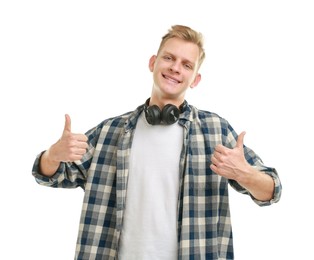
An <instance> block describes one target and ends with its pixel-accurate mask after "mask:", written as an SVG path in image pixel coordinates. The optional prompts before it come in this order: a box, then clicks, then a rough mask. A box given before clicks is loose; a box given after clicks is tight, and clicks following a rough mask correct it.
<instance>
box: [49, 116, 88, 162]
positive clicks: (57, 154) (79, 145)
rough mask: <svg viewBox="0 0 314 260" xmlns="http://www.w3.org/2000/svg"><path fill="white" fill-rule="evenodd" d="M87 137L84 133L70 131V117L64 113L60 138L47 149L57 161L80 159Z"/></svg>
mask: <svg viewBox="0 0 314 260" xmlns="http://www.w3.org/2000/svg"><path fill="white" fill-rule="evenodd" d="M87 147H88V145H87V137H86V135H84V134H74V133H72V131H71V118H70V116H69V115H68V114H66V115H65V124H64V129H63V132H62V136H61V138H60V139H59V140H58V141H57V142H56V143H55V144H54V145H53V146H52V147H51V148H50V149H49V150H50V151H49V156H50V158H51V159H52V160H54V161H58V162H73V161H75V160H80V159H81V158H82V157H83V155H84V154H85V153H86V149H87Z"/></svg>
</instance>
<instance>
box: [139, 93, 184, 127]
mask: <svg viewBox="0 0 314 260" xmlns="http://www.w3.org/2000/svg"><path fill="white" fill-rule="evenodd" d="M149 100H150V99H149V98H148V99H147V100H146V102H145V105H144V112H145V117H146V120H147V122H148V123H149V124H151V125H158V124H164V125H172V124H174V123H175V122H177V121H178V119H179V116H180V113H181V112H182V109H183V106H184V104H185V103H183V104H182V105H181V106H180V108H177V107H176V106H175V105H172V104H167V105H165V106H164V107H163V109H162V110H160V108H159V107H158V106H157V105H153V106H149Z"/></svg>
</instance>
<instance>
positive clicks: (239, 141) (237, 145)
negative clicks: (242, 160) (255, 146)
mask: <svg viewBox="0 0 314 260" xmlns="http://www.w3.org/2000/svg"><path fill="white" fill-rule="evenodd" d="M245 134H246V133H245V132H244V131H243V132H242V133H241V134H239V135H238V140H237V144H236V147H237V148H243V139H244V135H245Z"/></svg>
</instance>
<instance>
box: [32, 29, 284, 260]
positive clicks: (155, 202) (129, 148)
mask: <svg viewBox="0 0 314 260" xmlns="http://www.w3.org/2000/svg"><path fill="white" fill-rule="evenodd" d="M204 58H205V52H204V49H203V40H202V35H201V34H200V33H198V32H196V31H194V30H192V29H191V28H189V27H186V26H181V25H176V26H172V28H171V29H170V30H169V31H168V33H167V34H166V35H165V36H164V37H163V38H162V41H161V44H160V47H159V50H158V52H157V55H153V56H152V57H151V58H150V60H149V69H150V71H151V72H152V73H153V82H154V83H153V87H152V93H151V96H150V98H149V99H147V101H146V102H145V103H144V104H143V105H141V106H139V107H138V108H137V109H136V110H135V111H133V112H128V113H126V114H123V115H121V116H117V117H114V118H110V119H107V120H104V121H103V122H101V123H100V124H99V125H98V126H96V127H95V128H93V129H91V130H89V131H88V132H87V133H86V135H83V134H73V133H72V132H71V121H70V117H69V116H68V115H66V117H65V127H64V131H63V134H62V136H61V138H60V139H59V140H58V141H57V142H56V143H55V144H53V145H52V146H51V147H50V148H49V149H48V150H47V151H44V152H42V153H41V154H39V155H38V156H37V158H36V160H35V163H34V166H33V175H34V176H35V178H36V180H37V182H38V183H40V184H42V185H46V186H51V187H63V188H70V187H71V188H72V187H82V188H83V189H84V190H85V197H84V203H83V207H82V215H81V221H80V228H79V235H78V240H77V248H76V256H75V259H80V260H83V259H85V260H91V259H119V260H125V259H127V260H132V259H136V260H139V259H148V260H152V259H161V260H168V259H171V260H174V259H233V258H234V256H233V244H232V229H231V222H230V213H229V202H228V185H229V184H230V185H231V186H232V187H233V188H234V189H236V190H237V191H239V192H241V193H244V194H249V195H250V196H251V198H252V199H253V201H255V202H256V203H257V204H258V205H260V206H264V205H270V204H272V203H274V202H277V201H279V199H280V195H281V183H280V180H279V177H278V174H277V172H276V170H275V169H274V168H270V167H266V166H265V165H263V163H262V161H261V159H260V158H259V157H258V156H257V155H256V154H255V153H254V152H253V151H252V150H251V149H250V148H248V147H246V146H245V145H244V144H243V139H244V134H245V133H244V132H242V133H241V134H240V135H237V134H236V132H235V131H234V129H233V128H232V127H231V125H230V124H229V123H228V121H226V120H225V119H223V118H221V117H220V116H218V115H217V114H215V113H211V112H208V111H202V110H198V109H197V108H195V107H194V106H192V105H189V104H188V103H187V101H186V100H185V93H186V91H187V89H188V88H194V87H196V86H197V85H198V83H199V82H200V80H201V75H200V74H199V72H198V71H199V68H200V66H201V64H202V62H203V60H204Z"/></svg>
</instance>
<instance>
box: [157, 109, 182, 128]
mask: <svg viewBox="0 0 314 260" xmlns="http://www.w3.org/2000/svg"><path fill="white" fill-rule="evenodd" d="M179 116H180V110H179V109H178V108H177V107H176V106H175V105H172V104H167V105H165V106H164V108H163V109H162V112H161V118H162V121H163V122H164V123H165V124H166V125H171V124H173V123H175V122H177V121H178V119H179Z"/></svg>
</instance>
